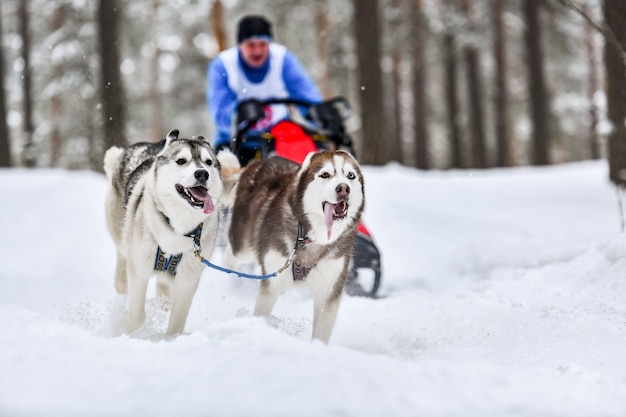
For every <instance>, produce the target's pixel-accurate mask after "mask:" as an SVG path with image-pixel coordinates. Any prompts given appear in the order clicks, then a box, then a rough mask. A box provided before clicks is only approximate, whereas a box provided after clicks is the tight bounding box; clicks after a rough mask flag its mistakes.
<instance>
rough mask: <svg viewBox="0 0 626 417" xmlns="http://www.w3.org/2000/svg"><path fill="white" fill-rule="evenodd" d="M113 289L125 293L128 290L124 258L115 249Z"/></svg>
mask: <svg viewBox="0 0 626 417" xmlns="http://www.w3.org/2000/svg"><path fill="white" fill-rule="evenodd" d="M115 291H117V293H118V294H126V293H127V292H128V279H127V278H126V258H125V257H124V256H122V254H121V253H120V252H119V251H117V260H116V262H115Z"/></svg>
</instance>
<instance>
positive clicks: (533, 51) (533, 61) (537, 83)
mask: <svg viewBox="0 0 626 417" xmlns="http://www.w3.org/2000/svg"><path fill="white" fill-rule="evenodd" d="M540 3H541V0H524V13H525V17H526V33H525V41H526V62H527V65H528V90H529V91H530V112H531V121H532V127H533V130H532V144H533V151H532V158H531V162H532V164H534V165H548V164H550V143H551V140H550V129H549V126H548V119H549V106H548V94H547V90H546V85H545V77H544V68H543V67H544V64H543V50H542V48H541V22H540V19H539V7H540Z"/></svg>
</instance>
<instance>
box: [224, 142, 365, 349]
mask: <svg viewBox="0 0 626 417" xmlns="http://www.w3.org/2000/svg"><path fill="white" fill-rule="evenodd" d="M218 158H219V159H220V162H221V165H222V173H223V175H224V181H225V195H224V196H223V199H222V202H223V203H226V204H229V205H232V208H231V219H230V227H229V230H228V237H229V245H228V247H227V248H226V254H225V260H226V263H227V265H228V266H229V267H230V268H232V269H236V268H237V267H238V266H240V265H241V264H242V263H245V262H256V263H258V264H259V265H260V266H261V269H262V272H263V274H267V273H272V272H274V271H277V270H279V269H281V267H283V266H284V265H286V263H287V261H288V259H290V256H292V257H293V260H292V262H291V263H290V264H289V267H288V268H286V269H284V270H283V271H282V272H280V273H279V275H278V276H276V277H274V278H271V279H268V280H264V281H261V284H260V288H259V293H258V296H257V300H256V306H255V308H254V314H255V315H260V316H268V315H269V314H270V313H271V312H272V309H273V307H274V304H275V303H276V300H277V298H278V296H279V295H281V294H282V293H283V292H285V290H287V289H289V288H291V287H293V286H306V287H308V288H309V289H310V291H311V293H312V296H313V301H314V316H313V338H314V339H319V340H321V341H323V342H325V343H328V340H329V339H330V336H331V332H332V330H333V326H334V324H335V320H336V318H337V312H338V309H339V304H340V300H341V296H342V293H343V289H344V285H345V283H346V281H347V279H348V275H349V271H350V262H351V260H352V253H353V245H354V239H355V232H356V227H357V225H358V223H359V220H360V217H361V213H362V211H363V208H364V205H365V195H364V183H363V174H362V173H361V169H360V167H359V164H358V163H357V161H356V159H354V157H352V155H350V154H349V153H347V152H344V151H334V152H319V153H311V154H309V155H308V156H307V158H306V159H305V161H304V162H303V164H302V165H299V164H297V163H295V162H292V161H290V160H288V159H285V158H282V157H272V158H269V159H266V160H260V161H255V162H253V163H251V164H250V165H248V166H247V167H246V168H244V169H243V170H242V171H239V173H237V172H238V168H239V165H238V162H237V160H236V158H235V157H234V155H233V154H232V153H229V152H228V151H223V152H220V154H219V155H218ZM236 179H238V182H234V181H235V180H236ZM229 182H230V184H229Z"/></svg>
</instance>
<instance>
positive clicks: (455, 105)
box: [0, 0, 620, 169]
mask: <svg viewBox="0 0 626 417" xmlns="http://www.w3.org/2000/svg"><path fill="white" fill-rule="evenodd" d="M25 1H26V0H11V1H8V2H3V4H2V15H1V16H0V18H1V19H2V22H0V23H1V24H0V27H1V29H0V30H1V31H2V33H1V35H2V37H1V39H2V40H3V42H2V45H0V46H2V52H4V55H5V56H4V58H5V69H6V71H5V76H4V77H3V78H4V90H3V92H4V93H5V95H6V104H7V109H6V115H5V116H6V117H3V118H2V119H3V120H5V121H8V123H9V129H10V131H9V134H6V135H5V134H2V138H0V153H2V154H3V155H1V157H2V158H6V155H7V154H8V153H9V152H13V154H12V156H13V158H12V160H13V163H14V164H24V161H23V158H21V157H20V155H21V154H22V153H23V149H24V145H25V144H28V143H30V142H31V141H30V138H31V137H32V146H31V147H28V146H27V147H26V149H29V148H30V149H32V150H33V153H32V154H31V155H35V156H36V157H37V165H38V166H64V167H71V168H85V167H89V168H96V169H99V166H100V165H101V161H100V159H101V158H100V155H101V153H102V151H103V150H104V149H105V148H106V147H107V146H108V145H109V143H105V142H106V141H107V140H112V139H113V138H117V139H115V140H120V141H121V142H120V143H123V139H122V138H124V137H126V138H127V139H128V140H129V141H131V142H134V141H137V140H158V139H160V138H161V137H162V135H164V134H165V132H166V131H167V130H169V129H173V128H180V129H184V130H185V131H189V132H190V134H192V135H193V134H205V135H209V136H210V135H211V134H212V123H211V120H210V118H209V115H208V110H207V107H206V102H205V89H206V87H207V85H206V77H205V75H206V69H207V66H208V64H209V62H210V60H211V59H212V57H213V56H215V55H216V53H217V52H218V50H219V49H223V48H226V47H229V46H232V45H233V44H234V34H235V24H236V21H237V20H238V19H239V17H241V16H242V15H244V14H249V13H261V14H265V15H266V16H267V17H268V18H269V19H270V20H272V22H273V23H274V29H275V30H274V32H275V37H276V40H277V41H278V42H280V43H283V44H285V45H286V46H287V47H288V48H290V49H291V50H292V51H293V52H294V53H295V54H296V55H297V56H298V57H299V58H300V60H301V61H302V63H303V64H304V66H305V67H306V68H307V69H308V70H309V71H310V72H311V74H312V76H313V77H314V79H315V80H316V81H317V82H318V84H319V85H320V87H321V88H322V90H323V92H324V95H325V96H327V97H329V96H336V95H345V96H347V97H348V99H349V100H350V102H351V104H352V107H353V108H354V110H355V112H354V114H355V117H353V118H352V119H351V120H350V121H349V126H348V127H349V130H350V131H351V133H352V134H353V135H354V136H355V139H356V141H357V145H358V146H357V150H358V151H360V152H358V156H359V157H360V158H361V159H362V161H363V162H364V163H367V164H382V163H386V162H387V161H389V160H392V159H393V160H398V161H399V162H400V163H403V164H406V165H409V166H416V167H419V168H421V169H428V168H444V169H445V168H451V167H456V168H470V167H475V168H478V167H492V166H510V165H520V164H529V163H540V164H543V163H559V162H565V161H574V160H580V159H585V158H589V157H590V156H591V155H592V152H591V149H590V145H591V144H595V146H596V148H597V149H596V150H595V151H594V152H593V155H600V156H602V155H605V154H606V150H605V148H606V146H605V140H606V139H607V134H608V133H609V130H608V129H607V126H608V125H609V124H608V123H607V119H606V114H607V112H606V102H605V100H604V98H605V95H604V93H603V91H602V90H600V89H601V88H602V87H603V86H604V76H605V75H604V73H603V71H602V69H603V67H602V65H601V63H600V62H599V60H596V64H593V63H591V64H589V62H592V58H593V41H595V42H596V43H597V44H598V45H600V44H601V42H602V41H603V37H602V35H600V34H599V32H598V31H593V32H592V33H589V32H586V31H585V29H586V27H587V26H588V25H587V23H586V22H585V20H584V19H583V18H582V17H581V16H580V14H578V13H576V12H574V11H573V10H571V8H568V7H566V3H568V2H573V3H576V4H578V5H580V6H583V5H584V6H586V7H588V8H589V10H590V11H589V14H590V15H594V16H600V15H601V13H600V12H601V9H600V6H601V1H600V0H471V1H470V0H445V1H443V0H441V1H440V0H377V1H373V0H370V1H354V0H323V1H319V2H306V1H302V0H255V1H254V2H245V1H242V0H233V1H228V2H226V1H218V0H195V1H192V2H189V1H182V0H172V1H166V0H133V1H130V0H115V1H104V0H103V1H100V0H99V1H98V2H85V1H76V0H28V2H29V9H28V10H29V11H28V16H27V18H29V19H30V21H31V24H30V26H29V30H30V36H31V38H32V42H31V43H30V47H31V52H30V54H29V55H23V54H22V51H23V47H24V46H29V45H28V43H27V44H26V45H25V44H24V42H23V40H22V39H26V38H25V36H24V35H23V34H21V33H20V26H19V22H20V21H21V20H20V19H19V16H20V14H19V11H20V10H21V5H22V2H25ZM608 3H610V4H609V5H608V6H607V7H615V8H618V7H619V5H615V4H612V3H613V2H608ZM618 3H620V2H618ZM105 5H106V6H107V7H108V11H109V12H111V11H113V10H115V12H114V13H113V14H112V16H109V17H108V18H111V17H117V20H118V25H119V26H118V27H117V30H116V29H115V26H111V24H109V23H107V22H103V23H102V24H104V25H106V26H105V30H104V31H102V32H99V31H98V27H99V25H100V23H99V22H100V21H99V18H98V16H99V15H101V16H102V17H103V18H104V17H105V15H104V14H102V13H101V12H105V11H107V10H100V9H99V7H100V6H105ZM617 13H619V11H618V12H617ZM598 19H601V18H599V17H598ZM376 28H377V30H374V29H376ZM116 33H117V35H116ZM99 34H101V35H102V38H99ZM539 34H541V38H539V37H538V35H539ZM111 36H117V39H116V40H114V39H112V38H110V37H111ZM589 40H591V41H592V42H591V43H590V45H591V49H589V51H590V52H588V50H587V49H586V45H587V43H588V41H589ZM99 45H100V46H99ZM111 46H115V48H111V49H116V50H117V53H118V54H119V56H118V57H117V58H115V57H114V56H111V55H110V54H111V53H113V52H112V50H109V49H110V47H111ZM102 54H106V55H107V57H105V56H104V55H102ZM590 54H591V55H590ZM28 60H30V62H28ZM116 61H117V62H116ZM605 62H606V63H607V65H610V62H608V61H606V59H605ZM29 64H30V65H29ZM29 67H30V68H32V78H31V79H30V86H31V87H30V88H31V93H30V94H31V95H32V112H31V116H30V119H31V120H32V122H31V127H28V123H27V120H28V119H29V115H28V113H27V111H26V107H25V106H24V103H26V101H27V98H28V91H27V88H28V87H27V83H26V82H27V81H28V76H29V72H28V68H29ZM594 71H595V73H596V75H595V76H594V75H592V73H593V72H594ZM103 72H107V74H108V75H106V76H102V73H103ZM531 74H532V75H531ZM116 77H117V78H118V79H117V80H116V79H115V78H116ZM536 79H539V80H540V81H535V80H536ZM593 79H597V82H595V83H594V82H593ZM530 80H533V81H530ZM608 81H609V82H611V83H614V82H615V80H613V79H611V78H610V76H609V79H608ZM122 86H124V88H123V89H122ZM117 89H119V90H117ZM609 91H612V90H609ZM101 93H106V94H107V97H108V98H106V99H105V98H103V97H101ZM113 96H117V97H118V98H116V99H113V98H111V97H113ZM362 99H363V100H362ZM110 100H113V102H111V101H110ZM612 100H613V99H610V98H609V102H611V101H612ZM114 102H115V103H118V104H117V105H116V104H113V103H114ZM531 103H533V104H532V105H531ZM0 104H1V103H0ZM0 110H1V108H0ZM592 110H593V111H592ZM594 111H595V113H594ZM615 120H617V119H615ZM611 124H612V125H613V126H615V121H613V122H612V123H611ZM0 128H1V125H0ZM29 132H30V133H29ZM594 133H598V134H599V136H598V137H597V138H594V139H590V136H593V134H594ZM611 135H614V134H613V133H611ZM9 137H10V139H11V141H10V143H9V141H8V140H7V138H9ZM3 141H6V142H7V144H10V146H11V149H10V150H5V148H4V146H3V145H2V144H3ZM616 146H620V145H614V146H613V148H614V149H617V148H616ZM90 158H92V159H91V160H90Z"/></svg>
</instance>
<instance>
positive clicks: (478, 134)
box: [463, 0, 487, 168]
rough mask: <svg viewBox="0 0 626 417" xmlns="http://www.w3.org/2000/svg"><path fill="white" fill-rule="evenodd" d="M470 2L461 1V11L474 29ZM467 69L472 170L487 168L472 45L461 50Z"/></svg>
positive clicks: (477, 61)
mask: <svg viewBox="0 0 626 417" xmlns="http://www.w3.org/2000/svg"><path fill="white" fill-rule="evenodd" d="M471 7H472V4H471V1H470V0H464V1H463V10H464V12H465V18H466V20H467V22H468V27H469V29H470V31H471V30H473V28H474V23H473V22H472V16H471ZM463 54H464V55H465V65H466V67H467V83H466V84H467V88H468V91H467V95H468V102H469V125H470V137H471V139H470V144H471V155H472V161H471V166H472V168H487V149H486V148H485V120H484V119H485V116H484V110H483V96H482V81H481V76H480V57H479V55H478V50H477V49H476V47H474V46H472V45H467V46H465V48H463Z"/></svg>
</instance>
